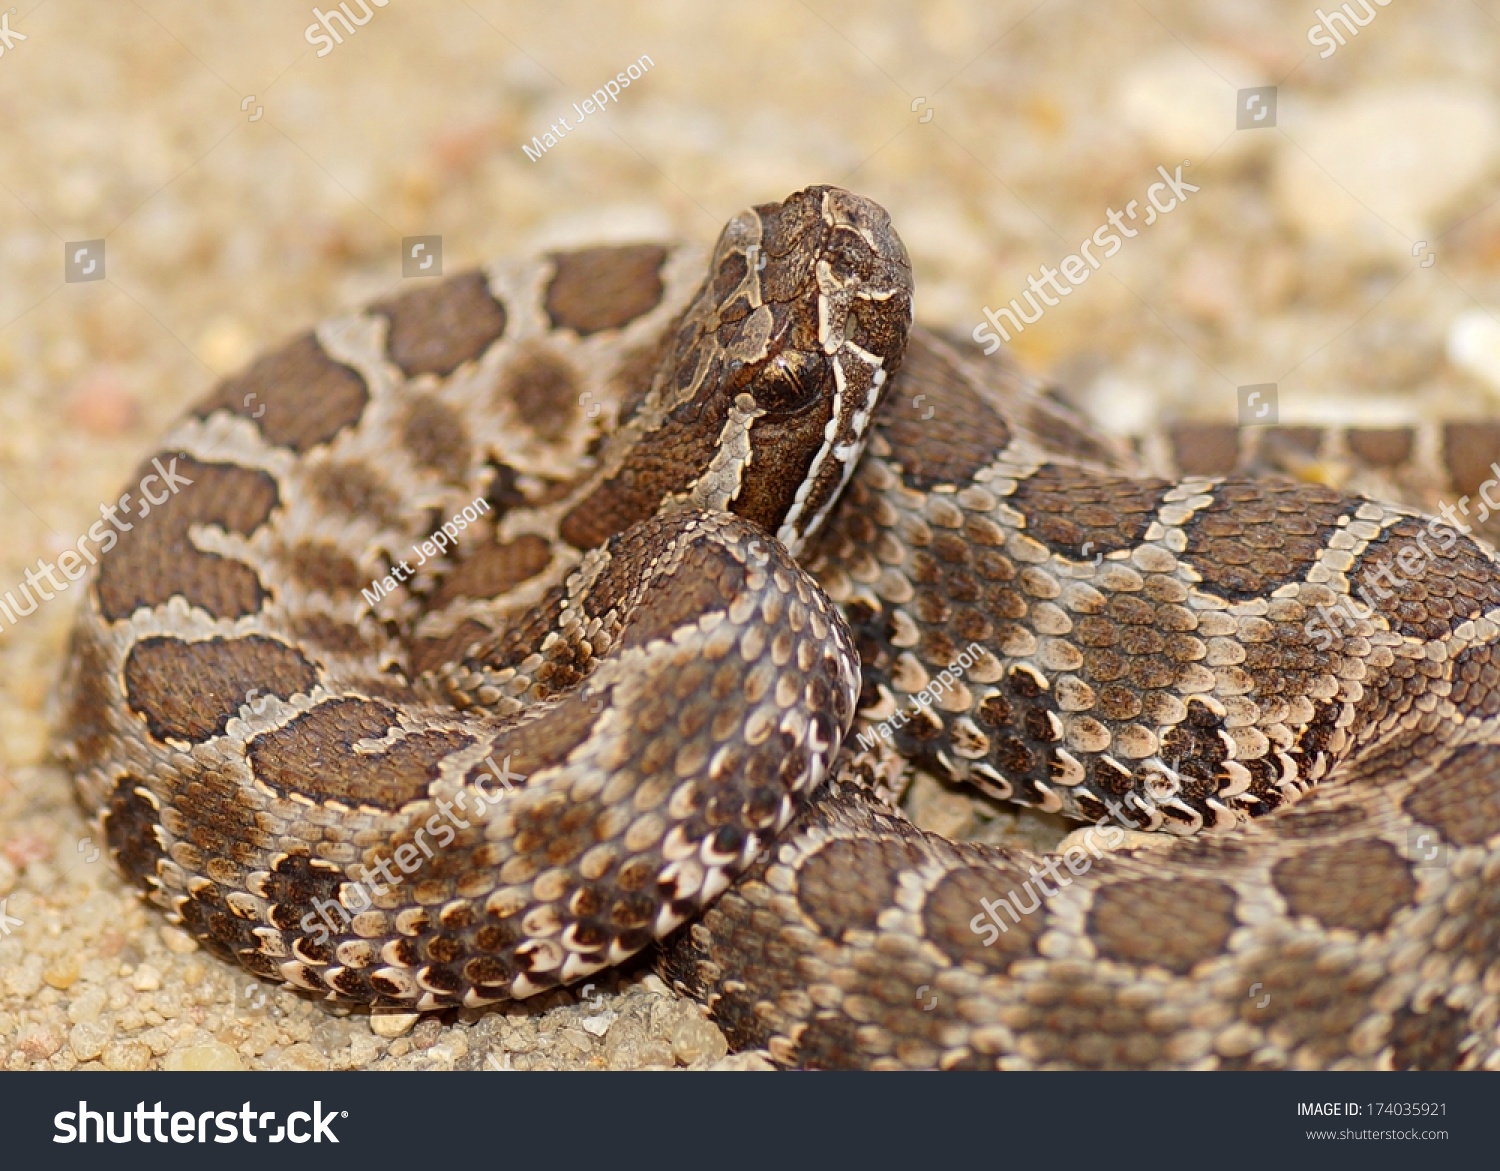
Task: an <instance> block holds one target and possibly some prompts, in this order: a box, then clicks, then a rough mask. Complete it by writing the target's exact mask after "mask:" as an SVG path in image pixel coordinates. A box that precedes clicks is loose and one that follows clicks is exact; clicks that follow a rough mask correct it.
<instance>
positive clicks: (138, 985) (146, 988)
mask: <svg viewBox="0 0 1500 1171" xmlns="http://www.w3.org/2000/svg"><path fill="white" fill-rule="evenodd" d="M130 983H131V987H133V988H134V989H135V990H136V991H137V992H155V991H156V990H157V989H158V988H160V987H161V973H160V972H159V971H157V970H156V969H155V968H154V967H152V966H151V965H150V964H142V965H141V966H140V967H138V968H137V969H136V970H135V978H134V979H133V980H131V982H130Z"/></svg>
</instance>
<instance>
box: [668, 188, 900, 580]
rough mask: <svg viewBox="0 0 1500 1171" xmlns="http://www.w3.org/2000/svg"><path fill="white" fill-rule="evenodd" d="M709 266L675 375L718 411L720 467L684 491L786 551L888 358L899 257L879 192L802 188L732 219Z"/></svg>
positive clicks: (839, 461) (819, 502)
mask: <svg viewBox="0 0 1500 1171" xmlns="http://www.w3.org/2000/svg"><path fill="white" fill-rule="evenodd" d="M709 272H710V275H709V279H708V282H707V283H706V284H705V286H704V289H703V291H702V292H701V293H700V301H702V302H706V304H703V305H702V306H701V308H702V309H703V310H704V312H703V313H702V315H701V316H700V318H699V323H698V325H697V327H696V328H694V330H693V333H694V334H695V335H696V336H695V337H694V338H693V339H692V341H691V342H690V343H689V344H690V346H696V347H697V350H696V353H695V354H693V355H692V356H691V357H690V361H691V362H692V363H693V364H692V365H691V366H690V367H689V369H688V370H684V369H683V368H682V367H679V370H678V373H679V375H682V374H684V373H689V377H690V383H691V382H696V384H697V385H698V387H699V390H700V395H699V401H700V402H703V403H705V404H706V405H709V406H711V407H716V408H717V409H718V410H719V411H721V412H723V413H724V436H723V438H724V439H725V440H728V442H727V443H723V444H722V446H721V451H722V452H723V453H724V457H723V463H724V464H725V465H726V466H725V468H724V469H723V471H725V472H732V475H731V474H725V475H720V476H719V477H717V478H715V477H713V476H706V477H705V478H704V480H702V481H700V487H701V488H704V489H707V490H706V491H702V492H700V493H698V494H697V497H698V498H697V499H696V500H695V503H697V504H698V505H699V506H700V507H717V508H726V509H728V510H729V511H731V512H734V513H736V514H738V515H740V516H743V517H745V518H746V519H747V520H751V521H754V522H755V523H757V524H759V525H760V526H761V527H762V528H764V529H765V530H766V531H767V532H771V533H774V534H775V535H776V536H777V537H778V538H779V539H780V540H781V541H782V543H783V544H785V545H786V546H787V547H788V549H790V550H792V551H793V552H794V553H795V552H796V551H797V550H798V548H799V547H800V546H801V545H802V543H803V542H804V541H805V540H806V539H807V538H808V537H810V536H811V535H812V534H813V533H814V532H816V530H817V529H818V527H819V526H820V525H821V524H822V522H823V520H824V519H825V518H826V516H827V515H828V512H829V510H830V509H831V508H832V506H833V503H834V501H835V500H836V499H837V497H838V493H839V491H840V490H841V489H842V488H843V486H844V484H845V483H846V482H847V481H848V479H849V476H850V475H851V474H852V472H853V469H854V465H855V463H856V462H857V461H858V459H859V457H860V454H861V453H862V452H863V451H864V445H865V441H866V439H867V438H868V436H869V429H870V422H871V419H872V417H873V416H874V413H875V410H876V408H877V407H878V406H879V404H880V400H881V397H882V396H883V394H884V392H885V390H886V388H887V387H888V386H889V385H890V381H891V376H892V375H893V374H894V373H895V371H896V368H897V367H898V366H899V365H900V362H901V358H902V355H903V353H904V352H905V349H906V338H907V334H908V332H909V330H910V327H911V302H912V275H911V261H910V260H909V259H908V257H907V255H906V248H905V246H904V245H903V244H902V243H901V239H900V237H899V236H897V235H896V232H895V230H894V229H893V228H892V227H891V219H890V216H889V215H888V214H886V211H885V209H884V208H882V207H881V206H880V205H879V204H876V203H874V202H872V201H870V200H868V199H864V198H862V197H861V196H858V195H854V194H852V193H850V192H848V191H844V190H842V189H841V188H838V187H809V188H807V189H806V190H803V191H799V192H797V193H796V194H795V195H792V196H790V197H788V198H787V199H786V200H784V201H783V202H781V203H768V204H762V205H760V206H758V207H754V208H751V209H750V210H748V211H745V212H741V213H740V214H739V215H737V216H735V217H734V219H732V220H730V222H729V224H728V225H727V226H726V227H725V229H724V231H723V233H722V234H721V235H720V237H719V241H718V244H717V245H716V246H715V249H714V255H713V260H712V263H711V264H710V269H709ZM710 339H711V342H710V344H708V345H707V346H705V345H704V343H705V342H709V341H710ZM682 340H685V339H682V338H681V337H680V338H679V342H681V341H682ZM679 353H682V351H681V350H679ZM705 354H707V355H708V356H709V357H710V359H711V361H710V363H709V364H708V365H707V366H706V367H705V366H704V365H703V364H702V358H703V356H704V355H705ZM705 389H707V390H709V391H710V393H708V394H706V395H705V394H702V393H701V392H702V391H703V390H705Z"/></svg>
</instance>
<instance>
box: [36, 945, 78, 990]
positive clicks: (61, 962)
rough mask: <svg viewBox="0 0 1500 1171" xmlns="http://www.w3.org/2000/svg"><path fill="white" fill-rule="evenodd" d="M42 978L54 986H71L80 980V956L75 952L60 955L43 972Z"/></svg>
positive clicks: (60, 987) (59, 987)
mask: <svg viewBox="0 0 1500 1171" xmlns="http://www.w3.org/2000/svg"><path fill="white" fill-rule="evenodd" d="M42 979H43V980H45V981H46V982H47V983H48V984H50V985H51V986H52V987H53V988H58V989H62V988H71V987H73V985H74V984H76V983H77V982H78V957H77V956H76V955H73V954H71V953H70V954H68V955H65V956H58V957H57V959H55V960H53V961H52V963H51V964H49V965H48V966H47V968H46V970H45V971H43V972H42Z"/></svg>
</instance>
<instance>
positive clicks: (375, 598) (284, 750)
mask: <svg viewBox="0 0 1500 1171" xmlns="http://www.w3.org/2000/svg"><path fill="white" fill-rule="evenodd" d="M702 274H703V261H702V258H701V256H700V255H698V254H696V253H694V252H693V250H691V249H689V248H685V247H667V246H657V245H634V246H628V247H617V248H596V249H586V250H582V251H575V252H567V253H554V254H550V255H548V256H546V257H543V258H541V259H540V260H537V261H532V262H525V263H519V264H497V265H495V266H492V267H490V268H487V269H485V270H484V271H482V272H473V273H468V274H465V275H462V276H457V277H453V278H450V279H447V280H444V281H442V282H440V283H435V284H431V285H424V286H423V287H420V288H418V289H417V290H416V291H414V292H409V293H406V294H404V295H401V296H399V297H395V298H391V299H389V300H387V301H383V302H380V303H378V304H376V305H373V306H371V307H370V308H369V309H368V310H367V311H365V312H363V313H360V314H356V315H354V316H351V317H348V318H343V319H338V320H334V321H330V322H327V323H324V324H323V325H322V326H320V327H319V328H318V329H317V330H316V331H315V332H313V333H310V334H307V335H305V336H303V337H301V338H298V339H297V340H295V341H293V342H291V343H290V344H289V345H287V346H285V347H283V348H282V349H280V350H278V351H276V352H274V353H272V354H270V355H268V356H267V357H264V358H262V359H260V360H259V361H257V362H256V363H254V364H253V365H252V366H251V367H250V368H249V369H248V370H247V371H246V372H245V373H243V374H242V375H240V376H238V377H236V378H233V379H229V380H227V381H226V382H224V383H222V384H221V385H220V386H219V387H218V388H217V389H216V390H215V391H214V392H213V393H212V394H211V395H210V396H209V397H208V399H207V400H205V401H204V402H203V403H201V404H200V405H199V406H198V407H197V408H196V410H195V411H193V413H192V414H191V415H190V416H189V417H188V418H187V420H186V421H184V422H183V423H182V424H181V425H180V426H179V427H178V428H177V429H176V430H175V431H174V432H173V433H172V435H171V436H170V437H169V439H168V440H167V443H166V445H165V447H164V449H163V450H162V452H160V453H158V455H157V456H156V457H154V458H155V459H156V460H158V461H160V462H161V463H162V464H163V465H166V464H167V463H168V461H175V462H174V463H172V464H171V465H170V466H172V467H174V468H175V471H176V474H177V476H178V477H180V478H181V480H182V481H184V486H183V487H182V488H181V490H180V492H178V493H177V494H175V495H172V496H171V497H170V499H169V501H168V503H166V504H165V505H163V506H160V507H157V508H155V509H153V510H152V511H151V512H150V513H149V514H148V515H142V516H140V517H139V519H137V520H136V521H135V522H134V524H133V525H132V526H131V527H130V528H129V529H128V530H127V531H122V532H121V534H120V541H119V546H118V548H115V549H113V550H112V551H111V552H110V553H109V554H108V555H107V556H105V557H104V558H103V560H102V561H101V564H100V566H99V568H98V570H97V572H96V573H95V576H94V577H93V578H92V580H91V583H90V588H89V591H88V600H87V605H86V606H85V607H84V609H83V611H82V613H81V615H80V617H79V621H78V625H77V628H76V631H75V636H74V645H73V649H72V654H71V657H70V661H69V667H68V673H67V679H66V696H67V706H66V712H67V717H66V723H65V727H64V742H63V745H62V749H63V754H64V756H65V758H66V759H67V760H68V761H69V763H70V764H71V765H72V766H73V767H74V769H75V772H76V775H77V777H78V786H79V792H80V795H81V798H82V800H83V802H84V804H85V805H86V806H87V807H88V808H89V809H90V810H91V811H94V812H95V813H96V814H97V816H98V817H99V818H100V820H101V821H102V828H103V832H104V833H105V835H106V836H107V838H108V841H109V843H110V846H111V848H112V850H113V852H114V855H115V857H116V858H117V860H118V862H119V865H120V866H121V868H122V869H123V870H124V871H125V872H126V873H127V874H128V875H129V876H130V877H132V878H134V879H135V880H136V881H138V882H140V883H141V884H142V885H143V886H144V887H145V888H146V889H147V890H148V892H149V894H150V897H151V899H152V900H153V901H154V902H156V903H157V904H158V905H159V906H161V907H162V908H163V909H164V910H165V911H166V912H167V913H168V914H169V915H170V916H171V917H173V918H174V920H176V921H180V922H182V923H183V924H184V925H185V926H186V927H187V928H188V929H189V930H191V931H192V932H193V933H194V934H195V935H196V936H198V937H199V938H200V939H201V940H202V941H203V942H204V943H205V944H206V945H207V946H209V947H210V948H212V949H213V950H214V951H216V952H217V953H218V954H220V955H223V956H225V957H227V958H230V959H232V960H234V961H235V962H238V963H240V964H242V965H243V966H244V967H245V968H247V969H249V970H250V971H252V972H254V973H256V974H258V975H261V976H265V977H268V978H271V979H275V980H281V981H285V982H287V983H289V984H292V985H294V986H297V987H299V988H303V989H307V990H310V991H312V992H315V993H318V994H321V995H325V996H327V997H329V998H333V999H341V1000H349V1001H356V1002H362V1003H368V1004H377V1005H400V1006H405V1007H408V1008H415V1009H428V1008H438V1007H441V1006H444V1005H453V1004H463V1005H469V1006H477V1005H482V1004H488V1003H493V1002H496V1001H499V1000H504V999H510V998H520V997H526V996H529V995H531V994H533V993H536V992H538V991H540V990H543V989H547V988H553V987H556V986H558V985H561V984H566V983H570V982H572V981H575V980H579V979H582V978H583V977H586V976H588V975H590V974H591V973H594V972H596V971H598V970H600V969H601V968H604V967H606V966H608V965H613V964H617V963H619V962H621V961H622V960H624V959H626V958H627V957H629V956H630V955H632V954H634V953H636V952H638V951H639V950H641V949H642V948H644V947H646V946H647V945H648V944H650V943H652V942H653V941H656V940H661V939H664V938H666V937H668V936H671V938H670V940H669V941H668V945H667V947H666V949H665V950H664V951H663V952H662V953H661V955H660V958H659V966H660V967H661V969H662V970H663V972H664V974H666V975H667V976H669V978H671V979H672V980H673V981H674V982H675V983H676V984H677V985H678V987H680V988H682V989H683V990H684V991H687V992H689V993H691V994H693V995H695V996H698V997H699V998H700V999H702V1000H704V1001H705V1003H707V1004H708V1005H709V1006H710V1008H711V1010H712V1011H713V1013H714V1015H715V1016H716V1017H717V1019H718V1020H719V1021H720V1022H721V1024H722V1025H723V1026H724V1027H725V1029H726V1031H727V1032H728V1034H729V1035H730V1038H731V1041H732V1042H734V1043H735V1044H736V1045H740V1046H757V1047H762V1048H765V1049H766V1050H768V1051H769V1052H770V1053H771V1055H772V1056H773V1057H774V1058H775V1059H776V1060H778V1061H780V1062H783V1063H786V1064H795V1065H806V1066H825V1067H828V1066H851V1065H853V1066H860V1065H865V1066H868V1065H874V1066H912V1067H930V1066H939V1067H944V1068H948V1067H976V1066H978V1067H987V1068H994V1067H1002V1068H1004V1067H1028V1066H1071V1067H1078V1066H1086V1067H1093V1066H1106V1067H1118V1066H1131V1067H1148V1066H1173V1067H1221V1068H1228V1067H1247V1068H1270V1067H1345V1066H1348V1067H1375V1068H1391V1067H1395V1068H1459V1067H1463V1068H1477V1067H1491V1068H1493V1067H1495V1066H1497V1065H1500V1038H1497V1015H1500V1010H1497V998H1500V727H1497V721H1496V716H1497V713H1500V649H1497V643H1500V574H1497V571H1496V565H1495V561H1494V557H1493V555H1492V553H1491V552H1490V550H1489V548H1488V547H1487V546H1485V545H1482V544H1480V543H1479V542H1477V541H1475V540H1474V539H1472V538H1471V537H1469V536H1468V535H1465V534H1462V533H1459V532H1457V531H1455V530H1454V529H1453V528H1452V527H1449V526H1444V525H1442V524H1441V522H1437V521H1428V520H1426V519H1425V518H1423V517H1421V516H1420V515H1418V514H1415V513H1412V512H1409V511H1407V510H1405V509H1402V508H1397V507H1393V506H1387V505H1381V504H1377V503H1373V502H1371V501H1368V500H1364V499H1361V498H1358V497H1354V496H1346V495H1341V494H1339V493H1336V492H1334V491H1331V490H1329V489H1325V488H1320V487H1315V486H1308V485H1299V484H1295V483H1291V482H1287V481H1266V482H1260V481H1257V480H1253V479H1249V478H1245V477H1237V476H1228V477H1202V476H1197V477H1182V478H1178V479H1176V480H1169V479H1154V478H1151V477H1148V476H1145V475H1143V474H1141V472H1140V469H1139V468H1138V467H1137V466H1136V464H1135V462H1134V460H1133V457H1131V456H1130V455H1129V454H1128V453H1127V452H1126V451H1125V450H1124V449H1123V448H1122V447H1120V446H1119V445H1117V444H1115V443H1113V442H1111V441H1110V440H1108V439H1106V438H1103V437H1100V436H1097V435H1095V434H1094V433H1093V432H1092V431H1091V430H1090V429H1089V428H1088V427H1087V425H1086V424H1084V423H1083V422H1082V421H1080V420H1078V419H1076V418H1074V417H1073V416H1072V414H1071V413H1070V412H1068V411H1067V410H1066V409H1065V408H1063V407H1062V406H1060V405H1058V404H1057V403H1056V402H1054V401H1053V400H1052V399H1051V398H1049V397H1048V396H1047V395H1045V394H1042V393H1039V392H1038V391H1037V390H1036V389H1035V388H1033V387H1031V386H1030V385H1028V384H1026V383H1025V382H1024V381H1023V380H1021V379H1019V378H1018V377H1016V376H1015V375H1014V373H1012V372H1011V371H1010V370H1009V369H1008V368H1007V367H1005V366H1003V365H997V364H993V363H991V362H989V361H982V362H981V361H978V360H977V359H976V358H975V357H974V356H973V355H971V354H970V353H969V352H968V349H967V348H966V347H964V346H962V345H959V344H955V343H953V342H950V341H948V340H947V339H946V338H945V337H944V336H943V335H941V334H938V333H935V332H932V331H930V330H926V329H923V328H920V327H912V326H911V324H910V323H911V272H910V265H909V262H908V261H907V258H906V254H905V251H904V249H903V248H902V246H901V244H900V242H899V240H898V239H897V237H896V236H895V234H894V232H893V231H892V229H891V227H890V223H889V220H888V218H887V216H886V215H885V213H884V212H883V211H882V210H881V209H880V208H878V207H877V206H875V205H874V204H872V203H870V202H869V201H867V200H864V199H861V198H859V197H857V196H853V195H851V194H849V193H847V192H844V191H840V190H838V189H836V188H827V187H817V188H809V189H808V190H806V191H803V192H799V193H797V194H796V195H793V196H791V197H790V198H788V199H787V200H786V201H784V202H783V203H780V204H769V205H764V206H761V207H757V208H755V209H752V210H750V211H747V212H744V213H742V214H741V215H739V216H737V217H736V218H735V219H733V220H732V221H730V223H729V225H728V226H727V227H726V228H725V230H724V232H723V234H722V235H721V237H720V239H719V242H718V244H717V246H716V248H715V249H714V252H713V254H712V257H711V258H710V260H709V263H708V265H707V276H706V279H705V278H703V275H702ZM898 371H899V373H898ZM142 474H143V475H144V474H145V472H144V471H143V473H142ZM799 562H800V564H799ZM803 566H805V567H806V568H803ZM1393 566H1395V567H1397V568H1395V569H1393V568H1392V567H1393ZM856 745H857V747H858V749H859V751H856ZM841 748H842V752H841ZM903 760H905V761H911V762H915V763H917V764H920V765H922V766H924V767H926V768H928V769H929V770H931V771H934V772H936V773H938V774H939V775H940V776H943V777H946V778H948V779H951V780H954V781H962V780H968V781H971V782H973V783H975V784H977V785H979V786H980V787H982V788H984V789H985V790H987V791H989V792H990V793H992V794H994V795H996V796H1000V797H1004V798H1010V799H1013V800H1016V801H1020V802H1023V803H1027V804H1032V805H1037V806H1041V807H1043V808H1045V809H1049V810H1053V811H1057V812H1061V813H1064V814H1066V815H1069V816H1072V817H1076V818H1079V819H1081V820H1083V821H1085V822H1090V823H1094V824H1093V825H1092V826H1091V827H1089V828H1086V829H1084V830H1081V831H1080V833H1079V834H1077V835H1074V836H1073V837H1071V838H1070V839H1069V840H1068V841H1067V842H1065V843H1064V848H1063V849H1061V850H1060V851H1059V852H1058V853H1057V854H1054V855H1047V856H1032V855H1028V854H1025V853H1024V852H1021V851H1011V850H1001V849H997V848H992V847H983V846H978V845H970V844H956V843H952V842H949V841H946V840H944V839H943V838H941V837H938V836H936V835H933V834H930V833H927V832H924V831H922V830H919V829H917V828H915V827H914V826H912V825H911V824H910V823H908V822H907V821H905V819H904V818H902V817H901V815H899V814H898V813H896V812H894V811H893V810H891V809H889V808H887V807H886V806H885V805H884V804H883V803H882V802H881V800H880V799H879V797H878V796H877V795H876V791H874V790H873V789H872V787H871V783H870V782H871V781H872V780H875V781H877V782H883V781H884V780H885V779H888V777H889V774H890V773H891V772H892V771H893V770H896V769H898V768H899V767H900V762H901V761H903ZM1120 826H1127V827H1130V828H1131V829H1132V830H1133V831H1142V832H1132V833H1127V832H1126V831H1125V830H1123V829H1121V828H1118V827H1120ZM1144 831H1157V832H1155V833H1152V834H1149V836H1148V835H1147V833H1146V832H1144ZM683 924H688V926H686V927H683V926H682V925H683ZM679 928H680V930H679ZM674 932H675V934H674Z"/></svg>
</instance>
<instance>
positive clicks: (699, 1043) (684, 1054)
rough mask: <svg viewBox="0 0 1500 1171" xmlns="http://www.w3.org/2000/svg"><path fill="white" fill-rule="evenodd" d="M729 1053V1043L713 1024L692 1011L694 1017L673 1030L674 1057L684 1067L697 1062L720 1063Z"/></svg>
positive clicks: (688, 1018)
mask: <svg viewBox="0 0 1500 1171" xmlns="http://www.w3.org/2000/svg"><path fill="white" fill-rule="evenodd" d="M728 1052H729V1042H728V1041H727V1040H725V1038H724V1034H723V1033H722V1032H720V1031H719V1029H718V1028H717V1027H716V1026H715V1025H714V1024H713V1022H712V1021H706V1020H704V1019H703V1018H702V1017H701V1016H699V1015H698V1013H697V1011H696V1010H692V1015H691V1016H689V1017H687V1018H686V1019H685V1020H684V1021H683V1022H682V1023H681V1024H679V1025H678V1026H677V1028H675V1029H674V1030H672V1056H673V1057H675V1058H677V1060H678V1061H680V1062H681V1063H682V1064H683V1065H692V1064H693V1062H695V1061H718V1060H720V1059H721V1058H723V1057H724V1056H725V1055H726V1054H727V1053H728Z"/></svg>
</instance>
